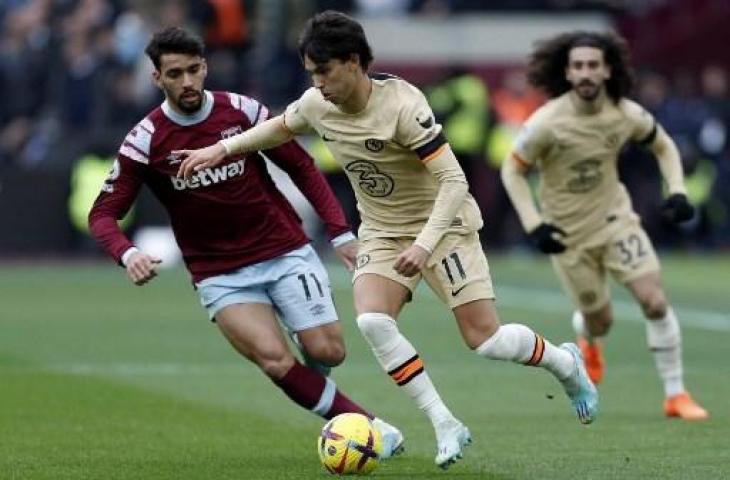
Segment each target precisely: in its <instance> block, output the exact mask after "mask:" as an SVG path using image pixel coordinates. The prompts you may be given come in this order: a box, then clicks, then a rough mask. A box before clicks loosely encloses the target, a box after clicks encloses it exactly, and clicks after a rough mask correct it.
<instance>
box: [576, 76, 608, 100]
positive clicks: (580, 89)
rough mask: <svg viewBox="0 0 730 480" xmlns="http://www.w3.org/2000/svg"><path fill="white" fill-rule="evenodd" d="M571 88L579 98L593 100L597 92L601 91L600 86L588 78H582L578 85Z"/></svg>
mask: <svg viewBox="0 0 730 480" xmlns="http://www.w3.org/2000/svg"><path fill="white" fill-rule="evenodd" d="M573 89H574V90H575V93H577V94H578V96H579V97H580V98H582V99H583V100H588V101H592V100H595V99H596V97H598V94H599V93H600V92H601V88H600V86H599V85H596V84H595V83H593V82H591V81H590V80H584V81H582V82H580V83H579V84H578V85H576V86H575V87H573Z"/></svg>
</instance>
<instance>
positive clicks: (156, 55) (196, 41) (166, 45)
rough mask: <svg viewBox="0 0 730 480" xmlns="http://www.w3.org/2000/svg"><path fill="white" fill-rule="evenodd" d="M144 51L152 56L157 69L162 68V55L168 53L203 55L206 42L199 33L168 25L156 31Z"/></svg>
mask: <svg viewBox="0 0 730 480" xmlns="http://www.w3.org/2000/svg"><path fill="white" fill-rule="evenodd" d="M144 52H145V53H146V54H147V56H148V57H150V60H152V63H154V64H155V68H156V69H157V70H159V69H160V57H162V55H164V54H166V53H182V54H185V55H198V56H201V57H202V56H203V53H205V43H203V40H201V39H200V37H198V36H197V35H195V34H194V33H192V32H189V31H187V30H185V29H184V28H180V27H167V28H165V29H164V30H160V31H159V32H157V33H155V34H154V35H153V36H152V39H151V40H150V43H148V44H147V48H145V49H144Z"/></svg>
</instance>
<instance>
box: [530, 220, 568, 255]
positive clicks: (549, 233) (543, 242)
mask: <svg viewBox="0 0 730 480" xmlns="http://www.w3.org/2000/svg"><path fill="white" fill-rule="evenodd" d="M565 235H566V233H565V232H564V231H563V230H562V229H561V228H559V227H556V226H555V225H550V224H549V223H541V224H540V225H538V226H537V228H536V229H534V230H533V231H531V232H530V233H528V234H527V237H528V238H529V239H530V242H532V244H533V245H535V246H536V247H537V248H538V249H539V250H540V251H541V252H542V253H562V252H564V251H565V245H563V244H562V243H561V242H560V241H559V240H558V237H564V236H565Z"/></svg>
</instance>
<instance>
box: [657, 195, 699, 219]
mask: <svg viewBox="0 0 730 480" xmlns="http://www.w3.org/2000/svg"><path fill="white" fill-rule="evenodd" d="M694 214H695V209H694V207H693V206H692V205H690V203H689V202H688V201H687V195H685V194H684V193H673V194H672V195H670V196H669V198H667V199H666V200H665V201H664V205H662V217H664V219H666V220H667V221H669V222H673V223H682V222H686V221H687V220H689V219H691V218H692V217H693V216H694Z"/></svg>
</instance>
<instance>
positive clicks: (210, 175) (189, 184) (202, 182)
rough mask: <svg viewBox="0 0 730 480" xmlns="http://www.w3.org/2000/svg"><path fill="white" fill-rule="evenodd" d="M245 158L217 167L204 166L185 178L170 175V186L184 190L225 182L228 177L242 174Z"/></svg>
mask: <svg viewBox="0 0 730 480" xmlns="http://www.w3.org/2000/svg"><path fill="white" fill-rule="evenodd" d="M244 162H245V159H241V160H239V161H237V162H233V163H229V164H228V165H223V166H222V167H217V168H206V169H205V170H201V171H199V172H198V173H196V174H195V175H193V176H192V177H190V178H188V179H187V180H185V179H182V178H177V177H170V181H171V182H172V186H173V187H175V190H185V189H186V188H200V187H207V186H209V185H213V184H214V183H220V182H225V181H226V180H228V179H229V178H233V177H240V176H241V175H243V166H244Z"/></svg>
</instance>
